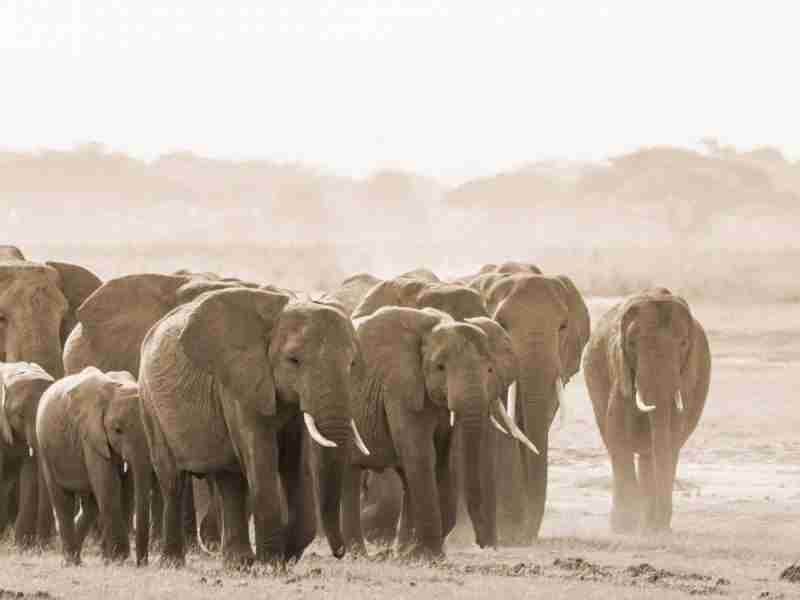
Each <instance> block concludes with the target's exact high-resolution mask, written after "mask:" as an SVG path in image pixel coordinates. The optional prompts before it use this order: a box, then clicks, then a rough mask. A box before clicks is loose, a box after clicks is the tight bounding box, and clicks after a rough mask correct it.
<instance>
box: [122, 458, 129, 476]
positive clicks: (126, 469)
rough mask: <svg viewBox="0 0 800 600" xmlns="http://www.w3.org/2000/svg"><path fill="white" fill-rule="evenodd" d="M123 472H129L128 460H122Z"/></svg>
mask: <svg viewBox="0 0 800 600" xmlns="http://www.w3.org/2000/svg"><path fill="white" fill-rule="evenodd" d="M122 472H123V473H127V472H128V461H127V460H126V461H123V462H122Z"/></svg>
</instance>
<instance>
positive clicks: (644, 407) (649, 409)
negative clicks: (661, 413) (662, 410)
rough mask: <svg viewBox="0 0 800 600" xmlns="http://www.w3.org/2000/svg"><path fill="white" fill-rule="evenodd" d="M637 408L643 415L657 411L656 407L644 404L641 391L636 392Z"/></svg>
mask: <svg viewBox="0 0 800 600" xmlns="http://www.w3.org/2000/svg"><path fill="white" fill-rule="evenodd" d="M636 408H638V409H639V410H640V411H642V412H643V413H649V412H653V411H654V410H655V409H656V407H655V406H650V405H648V404H645V403H644V400H642V397H641V396H640V395H639V390H636Z"/></svg>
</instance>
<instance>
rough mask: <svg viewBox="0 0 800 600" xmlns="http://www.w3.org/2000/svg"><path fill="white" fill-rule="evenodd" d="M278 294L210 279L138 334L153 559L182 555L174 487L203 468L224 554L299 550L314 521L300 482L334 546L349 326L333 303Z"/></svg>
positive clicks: (271, 555) (169, 560)
mask: <svg viewBox="0 0 800 600" xmlns="http://www.w3.org/2000/svg"><path fill="white" fill-rule="evenodd" d="M289 301H290V298H289V296H287V295H285V294H279V293H274V292H268V291H263V290H255V289H246V288H236V289H227V290H219V291H214V292H210V293H208V294H204V295H203V296H201V297H199V298H198V299H196V300H195V301H193V302H190V303H188V304H184V305H181V306H179V307H178V308H176V309H175V310H173V311H172V312H171V313H169V314H168V315H167V316H166V317H164V318H163V319H162V320H161V321H159V322H158V323H157V324H156V325H155V326H154V327H153V328H152V329H151V330H150V331H149V332H148V334H147V336H146V337H145V340H144V342H143V344H142V360H141V368H140V373H139V382H140V387H141V394H142V395H141V405H142V415H143V421H144V425H145V431H146V434H147V438H148V441H149V445H150V452H151V457H152V460H153V464H154V466H155V469H156V473H157V475H158V481H159V485H160V487H161V491H162V494H163V497H164V527H165V533H164V537H165V540H164V545H163V548H162V563H164V564H167V565H181V564H183V563H184V562H185V550H184V540H183V535H182V533H183V532H182V529H181V527H180V526H179V522H180V501H179V498H180V494H181V489H182V487H183V486H184V485H185V483H186V478H187V475H188V474H190V473H191V474H197V475H202V476H210V477H213V479H214V484H215V486H216V487H217V488H218V489H219V491H220V497H221V501H222V504H223V512H224V519H223V520H224V523H225V526H224V528H223V539H222V555H223V560H224V561H225V563H226V564H229V565H242V564H249V563H250V562H252V560H253V559H254V558H255V560H257V561H259V562H269V563H282V562H283V561H286V560H291V559H299V558H300V557H301V556H302V553H303V551H304V549H305V548H306V546H307V545H308V544H309V543H310V542H311V540H312V539H313V537H314V532H315V507H314V493H313V491H314V490H312V484H313V486H314V488H315V491H316V497H317V498H319V502H320V504H321V511H320V512H321V514H322V524H323V528H324V530H325V533H326V536H327V538H328V544H329V545H330V547H331V550H332V552H333V554H334V556H336V557H341V556H343V555H344V552H345V547H344V544H343V541H342V535H341V530H340V523H339V505H340V498H341V485H342V477H343V473H344V468H345V465H346V461H347V452H348V450H349V446H350V444H351V442H352V439H353V436H354V435H356V434H355V433H354V431H353V422H352V419H351V417H350V402H351V390H350V369H351V367H352V365H353V364H354V363H355V362H356V361H357V360H358V348H357V343H356V340H355V333H354V330H353V326H352V324H351V323H350V321H349V319H347V317H346V316H345V315H344V314H343V313H342V312H340V311H339V310H338V309H336V308H332V307H330V306H328V305H325V304H323V303H317V302H299V301H298V302H294V303H292V304H290V303H289ZM306 431H307V432H308V435H309V436H310V438H309V437H307V435H306ZM310 440H313V441H310ZM281 488H282V489H283V492H284V493H285V496H286V499H287V507H288V514H287V515H284V514H282V511H281ZM248 495H249V496H250V497H251V498H252V501H253V510H254V514H253V517H254V520H255V534H256V540H255V542H256V548H255V555H254V554H253V550H252V547H251V545H250V539H249V531H248V526H247V521H246V517H245V515H246V510H245V509H246V506H245V505H246V500H247V497H248Z"/></svg>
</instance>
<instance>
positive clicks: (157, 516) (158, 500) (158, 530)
mask: <svg viewBox="0 0 800 600" xmlns="http://www.w3.org/2000/svg"><path fill="white" fill-rule="evenodd" d="M152 477H153V482H152V488H151V492H150V543H151V544H155V546H159V545H160V544H161V542H162V539H163V538H162V535H163V532H164V497H163V496H162V495H161V488H160V487H159V485H158V479H157V478H156V475H155V473H153V475H152Z"/></svg>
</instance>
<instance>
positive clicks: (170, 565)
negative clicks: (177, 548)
mask: <svg viewBox="0 0 800 600" xmlns="http://www.w3.org/2000/svg"><path fill="white" fill-rule="evenodd" d="M158 566H159V568H161V569H182V568H183V567H185V566H186V557H185V556H184V555H183V554H178V553H171V552H164V553H163V554H162V555H161V558H160V559H159V560H158Z"/></svg>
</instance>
